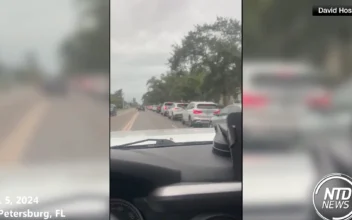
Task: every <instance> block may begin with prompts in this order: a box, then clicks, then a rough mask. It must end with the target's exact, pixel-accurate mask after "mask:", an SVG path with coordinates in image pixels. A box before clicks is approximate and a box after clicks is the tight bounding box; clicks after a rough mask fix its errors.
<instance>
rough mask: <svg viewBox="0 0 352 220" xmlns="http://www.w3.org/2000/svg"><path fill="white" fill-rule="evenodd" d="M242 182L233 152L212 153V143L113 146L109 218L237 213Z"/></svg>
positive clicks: (179, 218)
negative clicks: (238, 179) (229, 155)
mask: <svg viewBox="0 0 352 220" xmlns="http://www.w3.org/2000/svg"><path fill="white" fill-rule="evenodd" d="M185 152H187V153H185ZM221 184H222V185H221ZM241 187H242V185H241V183H235V182H233V169H232V162H231V158H227V157H219V156H217V155H215V154H213V153H212V145H211V144H210V145H195V146H177V147H163V148H148V149H132V150H129V149H112V150H111V174H110V198H111V199H110V208H111V209H110V210H111V215H112V218H114V216H115V218H116V219H120V220H124V219H126V220H127V219H134V220H139V219H143V220H149V219H153V220H158V219H168V220H173V219H175V220H176V219H177V220H183V219H184V220H191V219H197V220H198V219H200V220H203V219H204V220H205V219H212V218H211V217H212V216H216V217H218V218H217V219H220V220H221V219H224V220H226V219H239V217H241V215H242V197H241V195H242V191H241ZM219 189H220V190H219Z"/></svg>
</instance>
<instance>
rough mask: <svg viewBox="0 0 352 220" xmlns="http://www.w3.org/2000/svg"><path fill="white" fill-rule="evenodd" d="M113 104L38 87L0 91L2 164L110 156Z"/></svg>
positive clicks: (37, 162)
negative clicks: (55, 94) (55, 93)
mask: <svg viewBox="0 0 352 220" xmlns="http://www.w3.org/2000/svg"><path fill="white" fill-rule="evenodd" d="M108 115H109V103H107V102H103V101H101V102H100V101H97V100H93V99H92V98H89V97H87V96H86V95H84V94H78V93H73V92H71V93H69V94H68V95H67V96H65V97H48V96H45V95H44V94H43V93H42V92H41V91H38V90H36V89H35V88H23V89H18V90H17V91H15V92H12V93H8V94H0V125H1V126H0V166H13V165H20V166H21V165H22V166H27V165H30V164H45V163H53V162H71V161H79V160H81V159H82V160H87V159H88V160H89V159H103V158H108V157H109V117H108Z"/></svg>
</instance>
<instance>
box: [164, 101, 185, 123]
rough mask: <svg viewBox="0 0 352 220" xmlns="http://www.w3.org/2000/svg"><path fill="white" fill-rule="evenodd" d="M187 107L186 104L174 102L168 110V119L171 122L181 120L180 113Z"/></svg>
mask: <svg viewBox="0 0 352 220" xmlns="http://www.w3.org/2000/svg"><path fill="white" fill-rule="evenodd" d="M187 106H188V103H177V102H175V103H174V104H173V105H172V106H171V107H170V108H169V109H168V114H167V116H168V118H169V119H171V120H180V119H181V118H182V112H183V111H184V109H185V108H186V107H187Z"/></svg>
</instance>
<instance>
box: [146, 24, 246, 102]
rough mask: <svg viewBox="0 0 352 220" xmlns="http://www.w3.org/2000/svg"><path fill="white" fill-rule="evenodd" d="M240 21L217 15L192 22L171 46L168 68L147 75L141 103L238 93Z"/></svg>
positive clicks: (210, 98)
mask: <svg viewBox="0 0 352 220" xmlns="http://www.w3.org/2000/svg"><path fill="white" fill-rule="evenodd" d="M241 59H242V58H241V24H240V22H239V21H237V20H235V19H231V18H223V17H218V18H217V19H216V21H215V22H214V23H212V24H202V25H196V26H195V28H194V29H193V30H191V31H189V32H188V33H187V35H186V36H185V37H184V38H183V39H182V42H181V43H180V44H175V45H173V46H172V52H171V57H170V58H169V59H168V63H167V65H168V71H167V72H166V73H164V74H161V76H160V77H151V78H150V79H149V80H148V81H147V83H146V85H147V88H148V89H147V92H146V93H145V94H144V95H143V97H142V100H143V102H144V104H157V103H161V102H165V101H190V100H213V101H216V102H218V101H219V100H220V99H221V98H223V99H224V102H225V104H226V103H228V102H229V97H231V96H236V95H238V92H239V91H240V86H241V69H242V67H241Z"/></svg>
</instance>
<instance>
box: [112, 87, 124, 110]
mask: <svg viewBox="0 0 352 220" xmlns="http://www.w3.org/2000/svg"><path fill="white" fill-rule="evenodd" d="M123 96H124V94H123V91H122V89H119V90H117V91H116V92H114V93H113V94H111V95H110V103H112V104H114V105H115V106H116V108H123V107H124V102H125V101H124V97H123Z"/></svg>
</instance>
